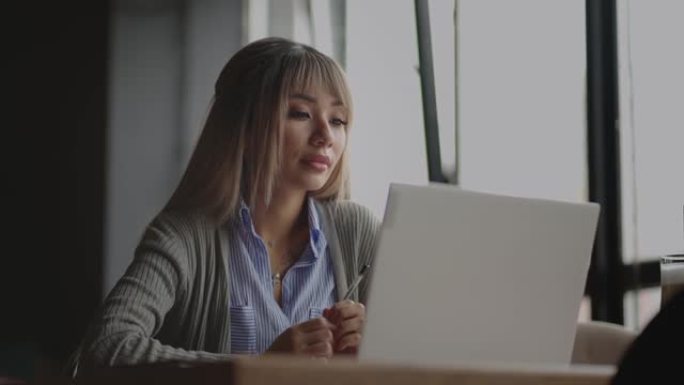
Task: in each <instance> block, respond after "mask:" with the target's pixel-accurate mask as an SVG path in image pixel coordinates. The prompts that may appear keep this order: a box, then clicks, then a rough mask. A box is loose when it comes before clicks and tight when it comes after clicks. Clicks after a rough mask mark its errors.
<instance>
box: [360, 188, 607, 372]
mask: <svg viewBox="0 0 684 385" xmlns="http://www.w3.org/2000/svg"><path fill="white" fill-rule="evenodd" d="M598 215H599V205H598V204H595V203H571V202H559V201H551V200H543V199H531V198H520V197H511V196H502V195H495V194H489V193H482V192H476V191H466V190H463V189H460V188H458V187H456V186H453V185H427V186H413V185H404V184H392V185H390V189H389V196H388V200H387V206H386V209H385V217H384V220H383V224H382V228H381V232H380V237H379V240H378V245H377V249H376V255H375V260H374V266H373V269H372V272H371V282H370V283H369V285H370V286H369V293H368V299H367V314H366V326H365V330H364V340H363V342H362V344H361V346H360V349H359V358H360V359H361V360H373V361H390V362H395V363H396V362H399V363H410V364H437V365H442V364H446V365H453V364H463V363H466V364H467V363H475V364H481V363H499V364H502V363H503V364H505V363H514V364H519V363H521V364H534V365H536V364H542V365H546V364H561V366H564V365H569V363H570V359H571V356H572V349H573V344H574V337H575V331H576V325H577V317H578V312H579V307H580V303H581V300H582V297H583V293H584V287H585V283H586V278H587V273H588V270H589V265H590V259H591V251H592V246H593V242H594V235H595V232H596V224H597V220H598Z"/></svg>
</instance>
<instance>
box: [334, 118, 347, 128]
mask: <svg viewBox="0 0 684 385" xmlns="http://www.w3.org/2000/svg"><path fill="white" fill-rule="evenodd" d="M330 124H332V125H333V126H338V127H341V126H346V125H347V122H346V121H344V120H342V119H339V118H333V119H332V120H330Z"/></svg>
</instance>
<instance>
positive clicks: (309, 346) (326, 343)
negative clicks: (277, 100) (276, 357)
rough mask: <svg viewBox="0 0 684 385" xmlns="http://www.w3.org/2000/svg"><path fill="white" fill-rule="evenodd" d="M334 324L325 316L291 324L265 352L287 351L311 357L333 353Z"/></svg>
mask: <svg viewBox="0 0 684 385" xmlns="http://www.w3.org/2000/svg"><path fill="white" fill-rule="evenodd" d="M334 331H335V325H333V324H332V323H331V322H330V321H329V320H327V319H325V318H314V319H311V320H309V321H306V322H302V323H300V324H297V325H294V326H291V327H290V328H289V329H287V330H285V331H284V332H283V333H282V334H281V335H279V336H278V338H276V339H275V341H273V344H271V347H269V348H268V350H267V353H274V352H287V353H294V354H305V355H308V356H312V357H325V358H330V357H332V355H333V345H334V342H335V340H334V337H333V333H334Z"/></svg>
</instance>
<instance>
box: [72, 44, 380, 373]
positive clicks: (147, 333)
mask: <svg viewBox="0 0 684 385" xmlns="http://www.w3.org/2000/svg"><path fill="white" fill-rule="evenodd" d="M351 118H352V105H351V97H350V93H349V90H348V86H347V83H346V81H345V78H344V74H343V73H342V71H341V69H340V68H339V67H338V66H337V65H336V64H335V63H334V62H333V60H331V59H330V58H328V57H327V56H325V55H323V54H321V53H320V52H318V51H316V50H315V49H313V48H311V47H308V46H305V45H301V44H296V43H293V42H291V41H288V40H285V39H279V38H268V39H263V40H259V41H256V42H254V43H251V44H249V45H247V46H245V47H244V48H243V49H241V50H240V51H239V52H237V53H236V54H235V55H234V56H233V57H232V58H231V59H230V61H229V62H228V63H227V65H226V66H225V68H224V69H223V71H222V72H221V74H220V75H219V78H218V80H217V82H216V86H215V96H214V100H213V105H212V107H211V110H210V112H209V116H208V118H207V121H206V123H205V125H204V128H203V131H202V134H201V136H200V138H199V141H198V143H197V146H196V148H195V151H194V153H193V155H192V158H191V159H190V162H189V165H188V167H187V170H186V171H185V174H184V175H183V178H182V180H181V182H180V184H179V186H178V188H177V189H176V191H175V192H174V194H173V196H172V197H171V199H170V201H169V202H168V204H167V205H166V207H165V208H164V209H163V210H162V212H161V213H160V214H159V215H158V216H157V217H156V218H155V219H154V220H153V221H152V223H151V224H150V225H149V227H148V228H147V230H146V232H145V234H144V236H143V238H142V240H141V241H140V244H139V245H138V247H137V249H136V252H135V258H134V260H133V262H132V264H131V265H130V266H129V268H128V269H127V271H126V273H125V274H124V276H123V277H122V278H121V279H120V280H119V282H118V283H117V285H116V286H115V287H114V289H113V290H112V292H111V293H110V294H109V296H108V297H107V299H106V300H105V302H104V305H103V310H102V313H101V314H100V316H99V317H98V318H97V319H96V322H94V323H93V325H91V328H90V330H89V332H88V333H87V335H86V338H85V341H84V343H83V345H82V347H81V352H80V362H81V365H84V366H101V365H120V364H137V363H149V362H156V361H168V360H220V359H226V358H228V357H230V355H231V354H242V353H244V354H261V353H269V352H290V353H294V354H303V355H308V356H318V357H331V356H333V355H334V354H337V353H354V352H355V351H356V349H357V347H358V346H359V343H360V341H361V337H362V326H363V321H364V315H365V310H364V307H363V305H362V304H361V303H359V301H360V302H363V301H364V298H365V291H366V287H367V283H364V284H362V285H361V286H360V287H359V290H358V293H355V294H354V296H353V300H342V298H343V296H344V295H345V291H346V290H347V288H348V285H349V283H350V282H351V281H352V280H354V279H355V278H356V275H357V272H358V271H359V268H360V267H361V266H363V265H365V264H367V263H370V260H371V258H372V251H373V247H374V242H375V235H376V232H377V230H378V227H379V222H378V220H377V219H376V218H375V217H374V216H373V215H372V214H371V212H370V211H369V210H367V209H365V208H363V207H361V206H359V205H357V204H354V203H351V202H349V201H345V200H344V198H346V197H347V187H348V179H347V175H348V173H347V164H346V162H347V139H348V135H349V124H350V122H351Z"/></svg>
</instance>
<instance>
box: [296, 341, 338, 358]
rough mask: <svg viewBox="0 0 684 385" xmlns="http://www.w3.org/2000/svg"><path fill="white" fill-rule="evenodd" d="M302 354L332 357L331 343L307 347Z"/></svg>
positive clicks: (325, 342)
mask: <svg viewBox="0 0 684 385" xmlns="http://www.w3.org/2000/svg"><path fill="white" fill-rule="evenodd" d="M303 353H304V354H308V355H310V356H314V357H326V358H330V357H332V355H333V347H332V342H330V341H320V342H317V343H315V344H313V345H309V346H307V347H306V349H304V351H303Z"/></svg>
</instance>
